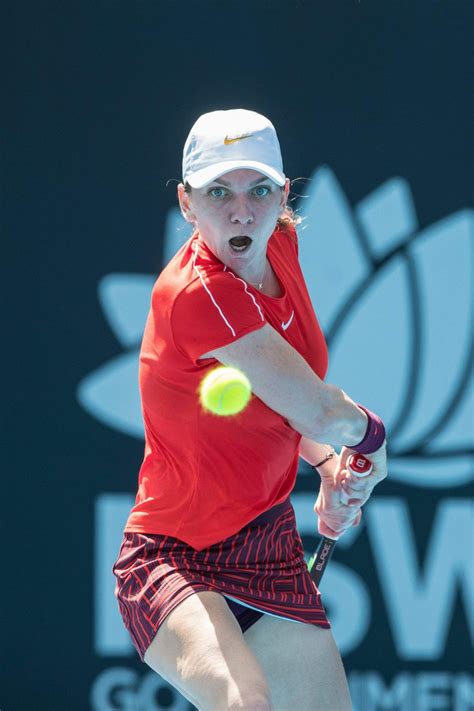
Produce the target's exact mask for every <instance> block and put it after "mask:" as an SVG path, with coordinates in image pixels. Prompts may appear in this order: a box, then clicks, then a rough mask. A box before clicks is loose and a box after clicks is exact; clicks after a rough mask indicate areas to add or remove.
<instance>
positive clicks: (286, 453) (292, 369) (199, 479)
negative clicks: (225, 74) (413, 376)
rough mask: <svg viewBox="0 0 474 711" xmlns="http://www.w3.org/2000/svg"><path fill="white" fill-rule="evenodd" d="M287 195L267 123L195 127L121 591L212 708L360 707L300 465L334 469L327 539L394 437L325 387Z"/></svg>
mask: <svg viewBox="0 0 474 711" xmlns="http://www.w3.org/2000/svg"><path fill="white" fill-rule="evenodd" d="M289 188H290V181H289V179H288V178H287V177H286V176H285V174H284V173H283V164H282V158H281V153H280V146H279V142H278V139H277V135H276V132H275V129H274V127H273V125H272V123H271V122H270V121H269V120H268V119H267V118H265V117H264V116H262V115H260V114H258V113H255V112H253V111H248V110H244V109H233V110H227V111H213V112H211V113H207V114H204V115H202V116H201V117H200V118H199V119H198V120H197V121H196V123H195V124H194V126H193V127H192V129H191V132H190V134H189V136H188V138H187V140H186V143H185V146H184V153H183V182H182V183H180V184H179V185H178V199H179V204H180V208H181V211H182V214H183V216H184V218H185V219H186V220H187V221H188V222H189V223H191V224H192V226H193V232H192V236H191V237H190V238H189V239H188V240H187V241H186V242H185V243H184V244H183V246H182V247H181V248H180V249H179V250H178V252H177V253H176V254H175V256H174V257H173V258H172V259H171V261H170V262H169V263H168V265H167V266H166V267H165V268H164V269H163V271H162V272H161V274H160V276H159V277H158V279H157V281H156V283H155V285H154V288H153V292H152V297H151V308H150V312H149V316H148V320H147V323H146V327H145V333H144V336H143V342H142V348H141V353H140V391H141V398H142V411H143V418H144V424H145V437H146V442H145V453H144V460H143V463H142V466H141V469H140V473H139V484H138V493H137V497H136V502H135V505H134V507H133V508H132V511H131V513H130V516H129V519H128V521H127V524H126V527H125V531H124V537H123V542H122V545H121V548H120V552H119V556H118V560H117V561H116V563H115V565H114V573H115V575H116V579H117V585H116V595H117V598H118V603H119V608H120V611H121V614H122V617H123V620H124V623H125V625H126V627H127V629H128V630H129V633H130V635H131V638H132V641H133V643H134V645H135V647H136V649H137V651H138V654H139V655H140V658H141V660H142V661H144V662H146V664H148V665H149V666H150V667H151V668H152V669H154V670H155V671H156V672H157V673H159V674H160V675H161V676H162V677H163V678H164V679H166V680H167V681H169V683H170V684H172V685H173V686H174V687H175V688H176V689H178V690H179V691H180V692H181V694H182V695H183V696H184V697H185V698H186V699H188V700H189V701H190V702H192V703H193V704H194V705H195V706H196V707H197V708H198V709H201V710H202V711H228V710H229V709H232V710H234V709H239V710H240V711H242V710H244V709H245V711H269V710H270V709H272V711H289V710H290V709H293V708H298V711H318V710H321V711H323V710H324V711H346V710H348V709H350V708H351V703H350V698H349V691H348V685H347V681H346V676H345V673H344V668H343V665H342V661H341V657H340V654H339V652H338V650H337V647H336V645H335V642H334V639H333V636H332V633H331V629H330V624H329V622H328V619H327V617H326V613H325V610H324V607H323V603H322V601H321V596H320V594H319V591H318V589H317V587H316V585H315V583H314V582H313V581H312V579H311V576H310V574H309V572H308V568H307V565H306V562H305V559H304V552H303V546H302V542H301V538H300V536H299V534H298V531H297V529H296V523H295V514H294V510H293V507H292V505H291V502H290V494H291V491H292V490H293V488H294V485H295V478H296V473H297V468H298V457H299V456H300V457H303V458H304V459H305V460H306V461H307V462H309V463H310V464H311V465H313V466H315V468H316V470H317V471H318V472H319V475H320V476H321V486H320V491H319V495H318V498H317V501H316V503H315V511H316V512H317V514H318V517H319V524H318V526H319V531H320V533H322V534H323V535H328V536H330V537H333V538H337V537H338V536H340V535H341V534H342V533H343V532H344V531H345V530H346V529H347V528H348V527H350V526H352V525H357V523H358V522H359V520H360V516H361V507H362V506H363V504H364V503H365V502H366V501H367V499H368V498H369V496H370V494H371V491H372V490H373V488H374V486H375V485H376V484H377V483H378V482H380V481H381V480H382V479H383V478H384V477H385V476H386V473H387V472H386V440H385V428H384V425H383V422H382V421H381V420H380V418H379V417H377V415H375V414H374V413H372V412H370V411H369V410H367V408H365V407H364V406H363V405H359V404H356V403H355V402H354V401H353V400H351V399H350V397H349V396H348V395H347V394H346V393H345V392H343V391H342V390H341V389H340V388H338V387H337V386H336V385H331V384H328V383H325V382H324V377H325V375H326V371H327V365H328V352H327V347H326V343H325V340H324V336H323V333H322V332H321V328H320V326H319V323H318V320H317V318H316V315H315V313H314V311H313V307H312V304H311V301H310V297H309V294H308V291H307V288H306V284H305V280H304V277H303V274H302V271H301V268H300V264H299V261H298V237H297V234H296V230H295V224H296V222H297V220H296V219H295V217H294V215H293V212H292V210H291V209H290V208H289V207H288V205H287V201H288V195H289ZM349 267H350V265H349ZM219 364H225V365H232V366H235V367H238V368H240V369H241V370H242V371H244V372H245V373H246V374H247V376H248V377H249V379H250V382H251V383H252V391H253V396H252V398H251V400H250V403H249V405H248V406H247V407H246V409H245V410H243V411H242V412H241V413H239V414H238V415H235V416H231V417H219V416H216V415H214V414H212V413H209V412H208V411H204V410H203V409H202V407H201V405H200V402H199V397H198V390H199V385H200V383H201V381H202V379H203V377H204V376H205V375H206V374H207V373H208V372H209V370H210V369H212V368H215V367H216V366H217V365H219ZM328 442H329V443H331V445H336V446H340V447H341V449H340V452H339V454H337V453H336V452H335V451H334V449H333V447H332V446H331V445H328V444H326V443H328ZM353 452H360V453H362V454H365V455H366V456H368V458H369V459H370V460H371V461H372V463H373V472H372V474H371V475H370V476H368V477H367V478H365V479H360V480H357V479H355V478H354V477H353V475H352V474H350V473H349V472H348V470H347V469H346V467H345V465H346V460H347V458H348V456H349V455H350V454H351V453H353Z"/></svg>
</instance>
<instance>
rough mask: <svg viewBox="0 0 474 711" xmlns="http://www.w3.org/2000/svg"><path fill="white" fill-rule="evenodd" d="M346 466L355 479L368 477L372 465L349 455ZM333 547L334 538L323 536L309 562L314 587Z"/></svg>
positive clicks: (356, 455)
mask: <svg viewBox="0 0 474 711" xmlns="http://www.w3.org/2000/svg"><path fill="white" fill-rule="evenodd" d="M346 466H347V469H348V470H349V471H350V472H351V474H353V475H354V476H357V477H364V476H369V474H370V472H371V471H372V463H371V462H369V460H368V459H366V457H364V456H363V455H362V454H351V455H350V457H349V459H348V460H347V464H346ZM335 546H336V540H335V539H334V538H328V537H327V536H324V537H323V538H322V539H321V541H320V543H319V545H318V547H317V549H316V551H315V553H314V554H313V555H312V556H311V558H310V560H309V563H308V570H309V572H310V573H311V577H312V579H313V580H314V582H315V583H316V586H319V583H320V582H321V578H322V577H323V573H324V571H325V570H326V566H327V564H328V561H329V559H330V557H331V555H332V552H333V550H334V548H335Z"/></svg>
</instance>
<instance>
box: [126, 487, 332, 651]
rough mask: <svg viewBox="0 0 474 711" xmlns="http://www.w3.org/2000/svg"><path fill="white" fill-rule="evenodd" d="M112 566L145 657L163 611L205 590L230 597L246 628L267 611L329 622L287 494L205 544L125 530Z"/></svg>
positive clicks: (135, 638)
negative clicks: (196, 545) (218, 539)
mask: <svg viewBox="0 0 474 711" xmlns="http://www.w3.org/2000/svg"><path fill="white" fill-rule="evenodd" d="M113 572H114V574H115V576H116V579H117V585H116V588H115V595H116V597H117V600H118V604H119V609H120V613H121V615H122V618H123V621H124V624H125V626H126V628H127V629H128V631H129V633H130V636H131V638H132V642H133V644H134V646H135V647H136V649H137V651H138V654H139V655H140V659H141V660H142V661H143V659H144V655H145V651H146V650H147V648H148V647H149V645H150V644H151V642H152V640H153V638H154V637H155V635H156V633H157V630H158V628H159V626H160V625H161V623H162V622H163V620H164V619H165V617H166V616H167V615H169V613H170V612H171V611H172V610H173V609H174V608H175V607H176V606H177V605H179V604H180V603H181V602H182V601H183V600H185V599H186V598H187V597H189V595H193V594H194V593H196V592H201V591H203V590H213V591H214V592H219V593H221V594H222V595H224V596H226V601H227V603H228V605H229V607H230V609H231V610H232V612H233V613H234V614H235V616H236V618H237V620H238V622H239V624H240V626H241V629H242V631H243V632H245V630H246V629H248V628H249V627H250V625H252V624H253V623H254V622H256V620H258V619H259V618H260V617H261V616H262V614H270V615H276V616H277V617H284V618H286V619H289V620H293V621H295V622H303V623H304V622H306V623H309V624H313V625H319V626H321V627H326V628H327V627H330V624H329V622H328V619H327V617H326V613H325V610H324V607H323V605H322V602H321V596H320V594H319V591H318V589H317V587H316V585H315V583H314V582H313V580H312V578H311V576H310V574H309V571H308V567H307V565H306V561H305V559H304V551H303V545H302V542H301V538H300V535H299V533H298V530H297V528H296V520H295V512H294V509H293V506H292V504H291V501H290V499H289V498H288V499H286V501H284V502H282V503H281V504H277V505H276V506H274V507H273V508H271V509H269V510H268V511H266V512H265V513H263V514H261V515H260V516H258V517H257V518H255V519H254V520H253V521H251V522H250V523H249V524H247V525H246V526H245V527H244V528H242V529H241V530H240V531H238V532H237V533H235V534H234V535H233V536H230V537H229V538H226V539H225V540H224V541H221V542H219V543H216V544H214V545H212V546H209V547H207V548H204V549H203V550H201V551H197V550H196V549H194V548H192V547H191V546H189V545H188V544H187V543H184V542H183V541H181V540H179V539H177V538H173V537H171V536H165V535H161V534H145V533H128V532H125V533H124V537H123V541H122V545H121V548H120V552H119V557H118V559H117V561H116V562H115V564H114V566H113ZM232 598H233V599H232Z"/></svg>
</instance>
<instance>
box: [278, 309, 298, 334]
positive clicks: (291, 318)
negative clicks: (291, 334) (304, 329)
mask: <svg viewBox="0 0 474 711" xmlns="http://www.w3.org/2000/svg"><path fill="white" fill-rule="evenodd" d="M294 315H295V312H294V311H293V312H292V313H291V316H290V318H289V319H288V321H287V322H286V323H283V321H282V322H281V327H282V329H283V330H284V331H286V329H287V328H288V326H289V325H290V323H291V322H292V321H293V316H294Z"/></svg>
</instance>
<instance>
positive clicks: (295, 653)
mask: <svg viewBox="0 0 474 711" xmlns="http://www.w3.org/2000/svg"><path fill="white" fill-rule="evenodd" d="M244 639H245V641H246V642H247V644H248V646H249V647H250V649H251V650H252V651H253V653H254V654H255V656H256V657H257V659H258V661H259V662H260V665H261V667H262V669H263V671H264V673H265V677H266V679H267V682H268V684H269V686H270V694H271V700H272V703H273V706H272V708H273V709H274V711H288V710H289V709H298V711H328V710H329V709H330V710H331V711H350V709H351V708H352V705H351V701H350V696H349V688H348V684H347V679H346V675H345V672H344V667H343V664H342V660H341V656H340V654H339V651H338V649H337V647H336V643H335V642H334V638H333V635H332V632H331V630H330V629H324V628H322V627H317V626H315V625H310V624H305V623H301V622H292V621H291V620H285V619H282V618H278V617H274V616H271V615H264V616H263V617H261V618H260V619H259V620H257V622H255V624H253V625H252V626H251V627H249V629H248V630H247V631H246V632H245V633H244Z"/></svg>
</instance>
